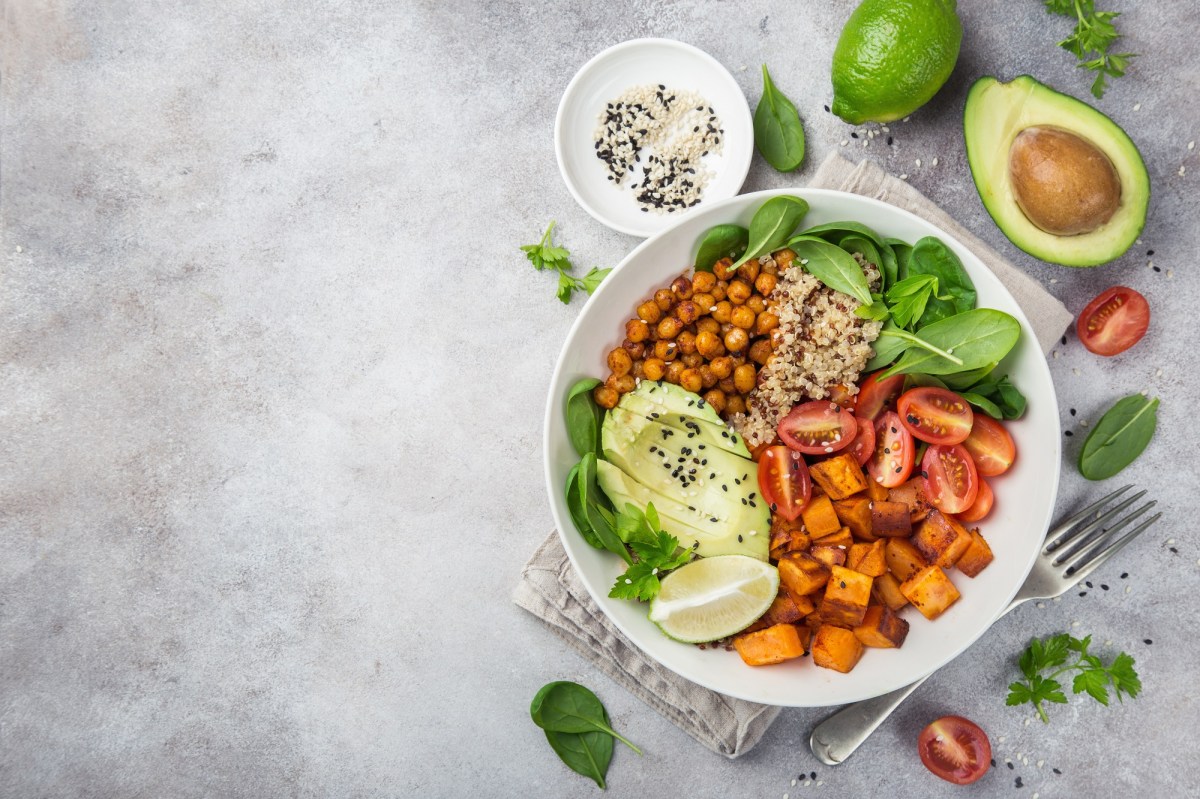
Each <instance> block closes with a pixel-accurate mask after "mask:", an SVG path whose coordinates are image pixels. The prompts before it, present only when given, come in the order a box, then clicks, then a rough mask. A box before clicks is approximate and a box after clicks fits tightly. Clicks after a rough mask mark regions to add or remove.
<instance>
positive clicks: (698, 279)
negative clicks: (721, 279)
mask: <svg viewBox="0 0 1200 799" xmlns="http://www.w3.org/2000/svg"><path fill="white" fill-rule="evenodd" d="M715 285H717V276H716V275H714V274H713V273H712V272H697V273H696V274H695V276H694V277H693V278H692V291H694V292H696V293H697V294H701V293H703V292H706V291H708V290H709V289H711V288H712V287H713V286H715Z"/></svg>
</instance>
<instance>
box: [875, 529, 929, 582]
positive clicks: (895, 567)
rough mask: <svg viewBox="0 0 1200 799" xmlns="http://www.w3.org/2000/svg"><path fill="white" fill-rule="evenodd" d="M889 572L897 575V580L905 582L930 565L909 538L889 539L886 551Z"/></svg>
mask: <svg viewBox="0 0 1200 799" xmlns="http://www.w3.org/2000/svg"><path fill="white" fill-rule="evenodd" d="M884 552H885V555H886V558H887V566H888V571H890V572H891V573H892V574H894V575H896V579H897V580H899V581H900V582H904V581H905V580H907V579H908V578H909V577H912V575H913V573H914V572H916V571H917V570H918V569H921V568H923V567H925V566H927V565H929V561H927V560H925V556H924V555H922V554H921V552H920V550H918V549H917V548H916V547H915V546H913V543H912V541H909V540H908V539H907V538H889V539H888V540H887V545H886V546H885V549H884Z"/></svg>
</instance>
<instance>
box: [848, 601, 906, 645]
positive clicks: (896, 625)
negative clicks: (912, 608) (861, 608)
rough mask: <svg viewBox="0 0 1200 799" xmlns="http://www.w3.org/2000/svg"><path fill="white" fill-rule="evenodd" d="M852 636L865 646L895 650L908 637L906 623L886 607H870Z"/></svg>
mask: <svg viewBox="0 0 1200 799" xmlns="http://www.w3.org/2000/svg"><path fill="white" fill-rule="evenodd" d="M854 636H855V637H856V638H858V640H860V641H862V642H863V644H864V645H866V646H875V647H881V648H883V649H895V648H897V647H901V646H903V645H904V639H905V638H907V637H908V622H907V621H905V620H904V619H902V618H900V616H899V615H898V614H897V613H896V612H895V611H894V610H892V609H891V608H889V607H887V606H886V605H871V606H870V607H869V608H867V612H866V615H864V616H863V621H862V624H860V625H858V626H857V627H855V628H854Z"/></svg>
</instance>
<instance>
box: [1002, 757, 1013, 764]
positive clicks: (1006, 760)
mask: <svg viewBox="0 0 1200 799" xmlns="http://www.w3.org/2000/svg"><path fill="white" fill-rule="evenodd" d="M1004 762H1005V763H1011V762H1012V758H1011V757H1006V758H1004Z"/></svg>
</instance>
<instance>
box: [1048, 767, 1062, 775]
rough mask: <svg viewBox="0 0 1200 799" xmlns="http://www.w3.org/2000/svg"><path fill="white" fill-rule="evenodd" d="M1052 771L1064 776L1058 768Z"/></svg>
mask: <svg viewBox="0 0 1200 799" xmlns="http://www.w3.org/2000/svg"><path fill="white" fill-rule="evenodd" d="M1050 770H1051V771H1053V772H1054V773H1055V774H1062V772H1061V771H1059V770H1058V769H1056V768H1052V769H1050Z"/></svg>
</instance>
